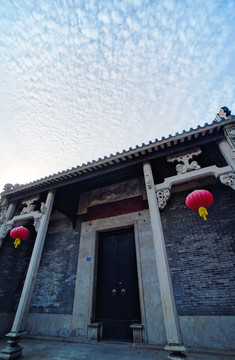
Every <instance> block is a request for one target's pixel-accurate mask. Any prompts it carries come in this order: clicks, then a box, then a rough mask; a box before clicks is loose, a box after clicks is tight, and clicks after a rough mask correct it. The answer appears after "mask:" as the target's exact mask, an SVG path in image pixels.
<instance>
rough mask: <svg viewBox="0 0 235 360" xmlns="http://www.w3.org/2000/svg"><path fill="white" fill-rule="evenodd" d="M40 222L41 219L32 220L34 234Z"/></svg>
mask: <svg viewBox="0 0 235 360" xmlns="http://www.w3.org/2000/svg"><path fill="white" fill-rule="evenodd" d="M40 221H41V218H34V222H33V226H34V229H35V231H36V233H37V232H38V229H39V226H40Z"/></svg>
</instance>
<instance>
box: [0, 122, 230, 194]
mask: <svg viewBox="0 0 235 360" xmlns="http://www.w3.org/2000/svg"><path fill="white" fill-rule="evenodd" d="M234 120H235V116H233V115H232V116H231V117H230V118H229V119H227V120H221V121H220V122H216V121H213V122H212V123H211V124H208V123H206V124H204V126H200V125H199V126H197V128H195V129H193V128H190V129H189V130H188V131H186V130H183V131H182V132H181V133H178V132H177V133H176V134H175V135H171V134H170V135H169V136H168V137H167V138H165V137H162V138H161V139H160V140H159V139H155V141H149V143H148V144H144V143H143V144H142V145H141V146H139V145H136V147H135V148H131V147H130V148H129V150H123V151H122V152H121V153H119V152H117V153H116V154H115V155H113V154H110V155H109V156H104V158H99V159H98V160H93V161H92V162H87V163H86V164H82V165H79V166H77V167H73V168H72V169H67V170H63V171H61V172H59V173H57V174H53V175H49V176H46V177H44V178H41V179H38V180H35V181H33V182H30V183H28V184H25V185H20V186H19V187H17V188H13V189H11V190H9V191H5V192H2V193H1V195H8V194H10V193H11V194H12V193H16V192H17V193H18V192H21V191H27V190H29V189H33V188H39V187H40V188H41V187H44V186H45V185H49V184H53V183H58V182H60V181H64V180H66V179H69V178H73V177H78V176H79V175H82V174H85V173H90V172H93V171H95V170H98V169H101V168H105V167H107V166H110V165H113V164H116V163H120V162H123V161H126V160H128V159H131V158H135V157H139V156H142V155H145V154H147V153H151V152H152V151H153V150H154V151H158V150H162V149H164V148H167V147H168V148H169V147H170V146H172V145H176V144H178V143H183V142H184V141H185V140H191V139H196V138H198V136H199V135H200V136H205V135H206V134H211V133H213V132H218V131H219V130H220V128H221V126H222V125H225V124H227V123H230V122H232V121H234Z"/></svg>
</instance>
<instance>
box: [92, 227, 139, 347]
mask: <svg viewBox="0 0 235 360" xmlns="http://www.w3.org/2000/svg"><path fill="white" fill-rule="evenodd" d="M96 321H101V322H102V323H103V338H104V339H116V340H131V339H132V331H131V329H130V325H131V324H133V323H136V322H140V304H139V289H138V279H137V267H136V252H135V240H134V231H133V229H127V230H122V231H113V232H107V233H102V234H100V236H99V244H98V274H97V292H96Z"/></svg>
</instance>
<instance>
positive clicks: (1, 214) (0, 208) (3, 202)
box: [0, 198, 8, 224]
mask: <svg viewBox="0 0 235 360" xmlns="http://www.w3.org/2000/svg"><path fill="white" fill-rule="evenodd" d="M7 205H8V202H7V199H5V198H4V199H0V224H3V223H4V221H5V220H6V212H7Z"/></svg>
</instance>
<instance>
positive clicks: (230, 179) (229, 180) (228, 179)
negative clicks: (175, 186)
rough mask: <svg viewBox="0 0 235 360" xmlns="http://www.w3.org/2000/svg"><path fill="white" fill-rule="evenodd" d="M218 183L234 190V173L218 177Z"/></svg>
mask: <svg viewBox="0 0 235 360" xmlns="http://www.w3.org/2000/svg"><path fill="white" fill-rule="evenodd" d="M220 181H221V183H222V184H224V185H227V186H230V187H231V188H232V189H233V190H235V173H234V172H231V173H229V174H226V175H222V176H220Z"/></svg>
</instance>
